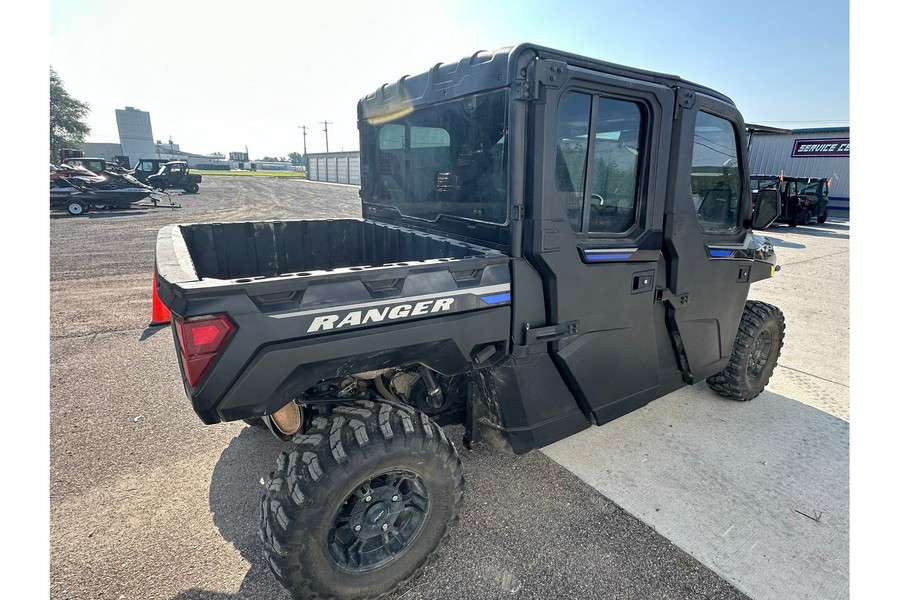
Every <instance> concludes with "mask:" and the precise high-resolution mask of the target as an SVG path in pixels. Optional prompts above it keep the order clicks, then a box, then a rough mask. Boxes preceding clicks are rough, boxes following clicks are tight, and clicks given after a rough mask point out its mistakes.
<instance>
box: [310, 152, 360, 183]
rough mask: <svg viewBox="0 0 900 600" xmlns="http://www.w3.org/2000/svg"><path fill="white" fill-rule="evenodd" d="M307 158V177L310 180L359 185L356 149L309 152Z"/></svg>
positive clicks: (357, 153)
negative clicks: (349, 150)
mask: <svg viewBox="0 0 900 600" xmlns="http://www.w3.org/2000/svg"><path fill="white" fill-rule="evenodd" d="M307 159H308V161H309V173H307V178H308V179H309V180H310V181H330V182H332V183H348V184H350V185H360V174H359V151H358V150H357V151H354V152H325V153H320V154H310V155H309V156H308V157H307Z"/></svg>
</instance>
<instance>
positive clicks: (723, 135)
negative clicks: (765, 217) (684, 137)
mask: <svg viewBox="0 0 900 600" xmlns="http://www.w3.org/2000/svg"><path fill="white" fill-rule="evenodd" d="M739 165H740V163H739V161H738V153H737V134H736V132H735V129H734V126H733V125H732V124H731V123H730V122H729V121H726V120H725V119H723V118H721V117H717V116H714V115H711V114H709V113H705V112H700V113H698V114H697V124H696V127H695V128H694V154H693V160H692V164H691V192H692V194H693V198H694V207H695V208H696V209H697V217H698V218H699V220H700V228H701V229H702V230H703V231H704V232H706V233H726V232H729V231H733V230H734V229H735V228H737V226H738V218H739V216H740V210H739V209H740V202H741V173H740V166H739Z"/></svg>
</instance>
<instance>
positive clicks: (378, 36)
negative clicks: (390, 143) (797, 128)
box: [49, 0, 850, 158]
mask: <svg viewBox="0 0 900 600" xmlns="http://www.w3.org/2000/svg"><path fill="white" fill-rule="evenodd" d="M139 6H141V5H139V4H137V3H133V2H121V1H117V2H112V1H106V0H93V1H83V0H82V1H76V0H51V1H50V2H49V23H50V30H49V42H50V43H49V63H50V65H51V66H52V67H53V68H54V69H55V70H56V71H57V73H58V75H59V76H60V77H61V78H62V80H63V82H64V84H65V86H66V89H67V90H68V91H69V92H70V93H71V94H72V95H73V96H75V97H76V98H78V99H80V100H82V101H85V102H87V103H89V104H90V105H91V108H92V111H91V115H90V119H89V122H90V125H91V128H92V134H91V136H90V138H89V141H96V142H118V133H117V130H116V124H115V109H117V108H124V107H125V106H133V107H135V108H139V109H141V110H145V111H148V112H149V113H150V115H151V121H152V125H153V133H154V137H156V138H157V139H160V140H163V141H168V139H169V137H171V138H172V139H173V140H174V141H175V142H176V143H178V144H180V145H181V148H182V149H183V150H186V151H189V152H198V153H211V152H222V153H228V152H231V151H240V150H243V149H244V147H245V146H246V147H248V148H249V150H250V154H251V157H256V158H258V157H262V156H263V155H270V156H274V155H277V156H284V155H287V153H289V152H292V151H302V148H303V137H302V132H301V130H300V129H299V126H301V125H306V126H307V127H308V130H307V132H308V135H307V149H308V150H309V151H310V152H322V151H324V150H325V134H324V132H323V131H322V129H323V125H322V122H323V121H328V122H329V125H328V130H329V136H328V137H329V148H330V149H331V150H332V151H334V150H341V149H345V150H355V149H357V148H358V141H357V130H356V122H355V119H356V102H357V100H358V99H359V98H360V97H361V96H363V95H365V94H367V93H369V92H371V91H373V90H374V89H375V88H377V87H378V86H380V85H381V84H383V83H386V82H390V81H395V80H396V79H398V78H399V77H401V76H403V75H406V74H414V73H418V72H421V71H424V70H426V69H428V68H429V67H431V66H432V65H434V64H435V63H437V62H452V61H455V60H458V59H459V58H461V57H463V56H465V55H468V54H471V53H473V52H474V51H476V50H493V49H496V48H499V47H502V46H507V45H513V44H516V43H519V42H533V43H537V44H541V45H545V46H550V47H554V48H559V49H561V50H567V51H571V52H575V53H578V54H583V55H586V56H591V57H594V58H599V59H602V60H606V61H610V62H615V63H620V64H625V65H629V66H635V67H639V68H643V69H649V70H654V71H661V72H666V73H671V74H674V75H679V76H681V77H684V78H685V79H689V80H692V81H695V82H697V83H701V84H704V85H708V86H710V87H713V88H715V89H717V90H719V91H720V92H722V93H724V94H726V95H728V96H730V97H731V98H732V99H733V100H734V101H735V102H736V104H737V105H738V108H739V109H740V110H741V112H742V113H743V115H744V118H745V120H746V121H748V122H753V123H769V124H776V125H780V126H790V125H791V124H793V123H799V124H804V125H809V124H815V123H822V122H827V123H828V124H835V123H839V124H847V123H849V119H850V101H849V97H850V85H849V72H850V40H849V38H850V35H849V33H850V31H849V29H850V28H849V4H848V2H847V1H846V0H845V1H835V0H825V1H808V0H798V1H784V0H782V1H781V2H773V1H770V0H764V1H757V2H753V3H744V2H730V1H728V0H719V1H718V2H712V1H705V0H688V1H686V2H671V1H659V0H645V1H643V2H621V1H617V2H608V1H605V0H595V1H592V2H582V1H574V0H558V1H556V2H535V1H532V0H515V1H506V0H502V1H495V2H483V1H474V0H456V1H447V0H444V1H434V0H419V1H417V2H393V3H392V2H383V3H371V2H365V3H362V2H340V1H334V2H330V3H322V2H315V3H313V2H287V1H280V2H267V3H264V4H260V5H258V7H248V6H249V5H246V4H244V5H243V8H241V9H240V10H235V9H233V8H231V7H232V6H233V5H230V4H228V3H223V2H207V1H193V2H172V1H169V0H158V1H154V2H153V3H152V4H149V5H143V6H141V8H138V7H139ZM151 7H152V8H151Z"/></svg>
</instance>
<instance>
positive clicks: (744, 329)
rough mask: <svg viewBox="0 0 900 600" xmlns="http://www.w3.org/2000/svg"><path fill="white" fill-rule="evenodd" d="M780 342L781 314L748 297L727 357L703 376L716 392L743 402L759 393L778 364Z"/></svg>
mask: <svg viewBox="0 0 900 600" xmlns="http://www.w3.org/2000/svg"><path fill="white" fill-rule="evenodd" d="M783 345H784V314H782V312H781V311H780V310H779V309H778V308H777V307H775V306H772V305H771V304H766V303H765V302H759V301H758V300H749V301H747V303H746V304H745V305H744V314H743V315H742V317H741V324H740V326H739V327H738V332H737V336H736V337H735V339H734V346H733V347H732V350H731V360H730V361H729V363H728V366H727V367H725V369H724V370H723V371H722V372H720V373H717V374H716V375H713V376H712V377H710V378H708V379H707V380H706V383H707V385H709V387H710V388H712V390H713V391H714V392H716V393H717V394H719V395H720V396H724V397H725V398H730V399H732V400H738V401H741V402H745V401H747V400H752V399H754V398H756V397H757V396H759V395H760V394H761V393H762V391H763V389H764V388H765V387H766V385H767V384H768V383H769V379H770V378H771V377H772V372H773V371H774V370H775V366H776V365H777V364H778V357H779V356H781V348H782V346H783Z"/></svg>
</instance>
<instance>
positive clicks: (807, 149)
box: [791, 138, 850, 156]
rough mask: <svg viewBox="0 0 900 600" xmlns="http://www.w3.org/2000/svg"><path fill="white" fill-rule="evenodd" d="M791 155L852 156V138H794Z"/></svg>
mask: <svg viewBox="0 0 900 600" xmlns="http://www.w3.org/2000/svg"><path fill="white" fill-rule="evenodd" d="M791 156H850V138H834V139H817V140H794V149H793V151H792V152H791Z"/></svg>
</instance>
